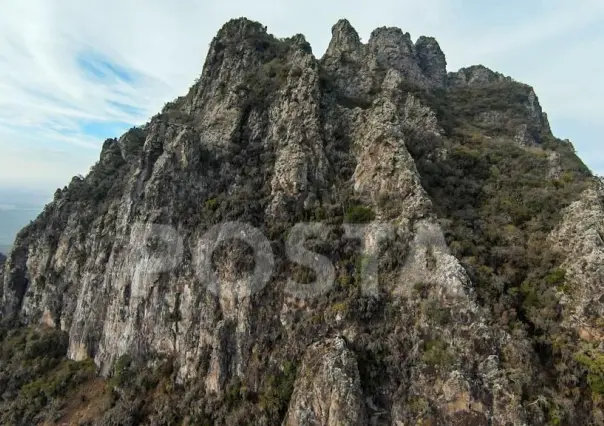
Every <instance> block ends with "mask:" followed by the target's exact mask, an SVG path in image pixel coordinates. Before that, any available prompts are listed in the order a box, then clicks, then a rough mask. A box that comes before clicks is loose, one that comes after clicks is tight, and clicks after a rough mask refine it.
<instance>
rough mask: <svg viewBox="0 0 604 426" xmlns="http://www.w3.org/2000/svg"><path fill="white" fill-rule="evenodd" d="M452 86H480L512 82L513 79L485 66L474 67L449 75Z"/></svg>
mask: <svg viewBox="0 0 604 426" xmlns="http://www.w3.org/2000/svg"><path fill="white" fill-rule="evenodd" d="M448 77H449V79H448V80H449V81H448V83H449V85H450V86H453V87H455V86H480V85H485V84H491V83H497V82H505V81H508V82H509V81H512V78H511V77H506V76H504V75H503V74H501V73H498V72H495V71H492V70H490V69H489V68H487V67H485V66H483V65H473V66H471V67H467V68H461V69H460V70H459V71H457V72H452V73H449V76H448Z"/></svg>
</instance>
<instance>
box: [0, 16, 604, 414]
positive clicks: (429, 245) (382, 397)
mask: <svg viewBox="0 0 604 426" xmlns="http://www.w3.org/2000/svg"><path fill="white" fill-rule="evenodd" d="M332 32H333V37H332V40H331V43H330V45H329V48H328V49H327V52H326V53H325V55H324V57H323V58H321V59H320V60H318V59H316V58H315V57H314V56H313V54H312V50H311V47H310V45H309V44H308V43H307V42H306V40H305V39H304V37H303V36H302V35H296V36H293V37H291V38H288V39H277V38H275V37H273V36H271V35H270V34H268V33H267V32H266V28H265V27H263V26H262V25H261V24H259V23H256V22H252V21H249V20H246V19H238V20H233V21H231V22H229V23H227V24H226V25H225V26H224V27H223V28H222V29H221V30H220V31H219V33H218V35H217V36H216V38H215V39H214V40H213V42H212V44H211V46H210V50H209V53H208V57H207V60H206V63H205V66H204V69H203V73H202V75H201V77H200V78H199V80H198V81H197V82H196V83H195V84H194V85H193V86H192V87H191V89H190V90H189V92H188V93H187V94H186V95H185V96H183V97H180V98H178V99H176V100H175V101H173V102H170V103H168V104H166V106H165V107H164V109H163V111H162V112H161V113H160V114H158V115H156V116H154V117H153V118H152V119H151V120H150V122H149V123H147V124H146V125H144V126H142V127H139V128H133V129H131V130H130V131H128V132H127V133H126V134H124V135H122V136H121V137H120V138H119V139H109V140H107V141H106V142H105V143H104V145H103V149H102V152H101V157H100V160H99V162H98V163H97V164H96V165H95V166H94V168H93V169H92V171H91V172H90V174H89V175H88V176H86V177H85V178H80V177H76V178H74V179H73V180H72V182H71V183H70V184H69V185H68V186H67V187H65V188H64V189H62V190H58V191H57V192H56V194H55V198H54V201H53V202H52V203H50V204H49V205H48V206H46V208H45V210H44V212H43V213H42V214H41V215H40V216H39V217H38V219H37V220H36V221H35V222H34V223H32V225H30V226H28V227H27V228H25V229H24V230H23V231H21V233H20V234H19V235H18V237H17V240H16V242H15V244H14V248H13V250H12V251H11V253H10V255H9V258H8V260H7V263H6V265H5V271H4V272H3V278H2V279H3V288H2V321H3V328H2V330H1V336H2V338H3V340H2V346H1V351H0V359H2V363H1V364H0V367H1V368H0V388H1V389H2V391H3V392H2V405H1V410H0V415H1V416H2V424H24V425H26V424H27V425H29V424H95V425H134V424H151V425H175V424H186V425H204V424H208V425H233V424H258V425H278V424H283V425H288V426H295V425H315V424H319V425H366V424H371V425H415V424H422V425H439V424H443V425H529V424H530V425H546V424H551V425H562V424H569V425H575V424H585V425H588V424H604V417H603V413H602V395H603V394H604V355H602V341H603V340H604V323H603V322H602V319H601V318H602V313H603V308H602V300H604V299H603V297H604V294H603V293H604V290H603V289H604V287H603V285H602V279H603V277H604V270H603V269H602V264H603V263H602V260H603V259H604V240H603V236H604V229H603V228H604V225H603V224H604V221H603V219H604V204H603V199H604V198H603V192H602V191H603V190H602V187H601V185H600V184H599V181H598V180H597V179H595V178H594V177H593V176H592V175H591V173H590V171H589V170H588V169H587V168H586V167H585V166H584V164H583V163H582V162H581V161H580V160H579V159H578V158H577V156H576V155H575V153H574V149H573V147H572V145H571V144H570V142H568V141H561V140H558V139H556V138H555V137H554V136H553V135H552V133H551V130H550V127H549V124H548V121H547V117H546V115H545V114H544V112H543V111H542V109H541V107H540V105H539V101H538V99H537V96H536V94H535V92H534V91H533V90H532V88H531V87H529V86H527V85H524V84H521V83H518V82H516V81H514V80H512V79H510V78H508V77H505V76H503V75H501V74H498V73H496V72H493V71H491V70H488V69H487V68H484V67H482V66H474V67H470V68H466V69H462V70H460V71H458V72H455V73H447V70H446V60H445V56H444V54H443V53H442V51H441V50H440V48H439V46H438V43H437V42H436V40H434V39H432V38H427V37H420V38H419V39H418V40H417V42H415V43H413V42H412V40H411V38H410V36H409V34H407V33H403V32H402V31H401V30H399V29H396V28H378V29H376V30H375V31H374V32H373V33H372V35H371V37H370V39H369V41H368V42H367V43H366V44H363V43H361V41H360V39H359V36H358V34H357V33H356V31H355V30H354V29H353V28H352V26H351V25H350V23H348V22H347V21H345V20H343V21H340V22H338V23H337V24H336V25H335V26H334V27H333V29H332ZM229 222H237V223H235V224H232V223H231V224H230V225H229V224H228V223H229ZM309 222H312V223H313V225H309V226H301V225H299V224H301V223H302V224H303V223H309ZM225 223H227V225H224V224H225ZM242 224H243V225H242ZM221 225H223V227H222V228H221V227H220V226H221ZM216 226H218V227H216ZM229 226H230V228H229ZM233 237H236V238H238V239H239V240H234V239H233ZM298 237H300V239H301V240H300V241H304V240H305V243H304V245H303V246H300V245H297V246H296V245H295V244H293V243H292V241H293V242H295V241H298V240H297V238H298ZM242 240H243V241H242ZM245 241H247V243H246V242H245ZM305 249H306V250H305ZM258 253H261V254H260V255H258ZM266 253H269V254H266ZM271 254H272V258H271ZM208 264H211V265H213V266H212V268H211V270H212V271H214V270H215V271H216V274H211V273H208V270H207V268H205V267H204V265H208ZM267 265H268V267H267V268H265V269H263V267H265V266H267ZM254 272H257V274H254ZM254 277H255V278H254ZM332 278H333V279H332Z"/></svg>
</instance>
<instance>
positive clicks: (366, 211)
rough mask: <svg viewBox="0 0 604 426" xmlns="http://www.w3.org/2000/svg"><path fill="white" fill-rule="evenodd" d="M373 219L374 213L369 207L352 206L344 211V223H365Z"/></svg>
mask: <svg viewBox="0 0 604 426" xmlns="http://www.w3.org/2000/svg"><path fill="white" fill-rule="evenodd" d="M373 219H375V213H374V212H373V210H371V208H370V207H367V206H360V205H354V206H350V207H348V209H346V213H345V215H344V221H345V222H348V223H367V222H371V221H372V220H373Z"/></svg>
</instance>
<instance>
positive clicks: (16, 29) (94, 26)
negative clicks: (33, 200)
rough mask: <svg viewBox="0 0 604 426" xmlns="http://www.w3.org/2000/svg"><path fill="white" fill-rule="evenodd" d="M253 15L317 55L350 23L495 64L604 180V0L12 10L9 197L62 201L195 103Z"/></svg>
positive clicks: (6, 146) (2, 128)
mask: <svg viewBox="0 0 604 426" xmlns="http://www.w3.org/2000/svg"><path fill="white" fill-rule="evenodd" d="M241 16H246V17H248V18H250V19H254V20H258V21H260V22H262V23H263V24H264V25H266V26H268V30H269V32H271V33H273V34H275V35H276V36H279V37H286V36H289V35H292V34H295V33H303V34H305V35H306V37H307V39H308V41H309V42H310V43H311V44H312V46H313V51H314V53H315V55H316V56H318V57H320V56H322V54H323V53H324V51H325V49H326V47H327V44H328V43H329V40H330V37H331V27H332V25H333V24H335V23H336V22H337V20H338V19H340V18H347V19H348V20H349V21H350V22H351V23H352V25H353V26H354V27H355V28H356V29H357V31H358V32H359V34H360V36H361V37H362V39H363V40H365V41H366V40H367V39H368V37H369V34H370V33H371V31H372V30H373V29H374V28H376V27H379V26H397V27H400V28H402V29H403V30H404V31H407V32H409V33H411V36H412V38H413V39H414V40H415V39H417V38H418V37H419V36H420V35H428V36H434V37H436V38H437V40H438V41H439V43H440V45H441V48H442V49H443V51H444V52H445V54H446V56H447V61H448V68H449V70H450V71H455V70H457V69H459V68H460V67H463V66H469V65H473V64H483V65H485V66H488V67H490V68H492V69H494V70H496V71H499V72H502V73H504V74H506V75H510V76H512V77H513V78H514V79H516V80H518V81H522V82H524V83H527V84H530V85H532V86H533V87H534V88H535V90H536V92H537V94H538V96H539V98H540V101H541V104H542V106H543V108H544V110H545V111H546V112H547V113H548V116H549V119H550V123H551V125H552V128H553V130H554V133H555V134H556V135H557V136H558V137H561V138H563V139H566V138H568V139H570V140H571V141H572V142H573V143H574V144H575V147H576V149H577V151H578V152H579V154H580V155H581V157H582V158H583V159H584V161H586V163H587V164H588V166H589V167H590V168H591V169H592V170H593V171H594V172H596V173H600V174H604V150H602V149H600V145H599V143H600V140H599V139H600V135H604V120H602V117H603V113H604V104H603V101H602V100H603V99H604V81H603V79H602V76H604V55H602V53H601V52H602V51H604V2H603V1H601V0H575V1H574V2H570V1H567V0H564V1H562V0H547V1H545V0H523V1H520V0H511V1H507V2H492V1H489V2H487V1H484V0H373V1H370V2H368V1H363V2H357V1H352V0H346V1H342V0H330V1H325V0H320V1H319V0H305V1H287V2H276V1H267V0H256V1H253V2H250V1H248V0H246V1H243V0H237V1H229V0H222V1H216V2H209V1H193V0H178V1H174V0H173V1H168V0H162V1H160V0H144V1H143V0H119V1H118V0H87V1H85V2H84V1H81V0H3V2H2V13H1V14H0V189H7V190H14V191H17V192H20V193H23V192H28V193H31V194H37V195H36V196H37V197H38V198H39V199H40V202H42V203H43V202H45V201H48V200H49V199H51V198H52V194H53V193H54V190H55V189H56V188H57V187H63V186H65V185H66V184H67V183H68V182H69V180H70V179H71V177H72V176H74V175H76V174H85V173H87V171H88V170H89V169H90V166H91V165H92V164H93V163H94V162H95V161H96V160H97V159H98V155H99V152H100V147H101V144H102V142H103V140H104V139H105V138H107V137H118V136H119V135H120V134H121V133H123V131H124V130H126V129H128V128H129V127H132V126H133V125H140V124H143V123H144V122H145V121H147V120H148V119H149V118H150V117H151V116H152V115H154V114H155V113H157V112H159V110H160V109H161V107H162V106H163V105H164V104H165V103H166V102H167V101H170V100H172V99H173V98H175V97H177V96H179V95H182V94H185V93H186V91H187V89H188V88H189V87H190V85H191V84H192V83H193V81H194V79H195V78H196V77H197V76H198V75H200V74H201V70H202V65H203V62H204V59H205V55H206V53H207V50H208V46H209V43H210V41H211V39H212V37H213V36H214V35H215V34H216V32H217V31H218V29H219V28H220V27H221V26H222V25H223V24H224V23H225V22H226V21H227V20H229V19H230V18H236V17H241ZM9 193H10V191H9V192H6V191H5V192H4V193H2V192H0V196H2V194H9ZM7 197H8V199H7ZM14 204H15V203H14V200H12V199H10V195H4V199H0V205H4V206H13V205H14Z"/></svg>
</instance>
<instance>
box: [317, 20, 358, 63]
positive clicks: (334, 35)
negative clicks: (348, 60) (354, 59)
mask: <svg viewBox="0 0 604 426" xmlns="http://www.w3.org/2000/svg"><path fill="white" fill-rule="evenodd" d="M360 47H361V39H360V37H359V34H358V33H357V31H356V30H355V29H354V28H353V26H352V25H351V24H350V22H349V21H348V20H347V19H340V20H339V21H338V22H337V23H336V24H335V25H334V26H333V27H332V28H331V41H330V42H329V47H328V48H327V53H326V54H327V55H330V56H335V55H336V54H339V53H342V52H347V53H351V52H354V51H356V50H358V49H359V48H360Z"/></svg>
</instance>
